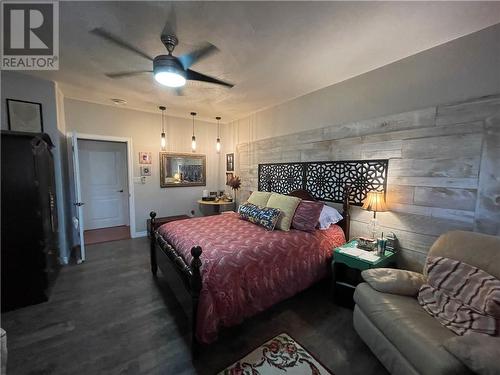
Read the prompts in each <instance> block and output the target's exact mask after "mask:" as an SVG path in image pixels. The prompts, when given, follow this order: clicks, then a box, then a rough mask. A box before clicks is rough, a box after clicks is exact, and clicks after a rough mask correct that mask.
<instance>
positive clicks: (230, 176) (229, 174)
mask: <svg viewBox="0 0 500 375" xmlns="http://www.w3.org/2000/svg"><path fill="white" fill-rule="evenodd" d="M233 177H234V175H233V173H232V172H226V185H229V181H231V179H232V178H233Z"/></svg>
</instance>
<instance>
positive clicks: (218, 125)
mask: <svg viewBox="0 0 500 375" xmlns="http://www.w3.org/2000/svg"><path fill="white" fill-rule="evenodd" d="M215 119H216V120H217V143H216V144H215V150H216V151H217V153H218V154H220V149H221V144H220V119H221V117H220V116H217V117H216V118H215Z"/></svg>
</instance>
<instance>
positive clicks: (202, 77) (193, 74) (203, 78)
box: [186, 69, 234, 88]
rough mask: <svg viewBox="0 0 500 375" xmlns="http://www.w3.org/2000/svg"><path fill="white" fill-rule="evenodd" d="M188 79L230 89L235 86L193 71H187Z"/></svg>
mask: <svg viewBox="0 0 500 375" xmlns="http://www.w3.org/2000/svg"><path fill="white" fill-rule="evenodd" d="M186 79H190V80H192V81H201V82H208V83H215V84H216V85H222V86H226V87H229V88H231V87H233V86H234V85H233V84H232V83H228V82H224V81H221V80H220V79H217V78H214V77H210V76H207V75H205V74H202V73H198V72H196V71H194V70H191V69H187V70H186Z"/></svg>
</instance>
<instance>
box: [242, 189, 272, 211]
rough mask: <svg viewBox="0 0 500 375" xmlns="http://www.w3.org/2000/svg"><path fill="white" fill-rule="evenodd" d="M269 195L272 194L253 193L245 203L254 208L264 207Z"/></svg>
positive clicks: (264, 192)
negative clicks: (252, 205)
mask: <svg viewBox="0 0 500 375" xmlns="http://www.w3.org/2000/svg"><path fill="white" fill-rule="evenodd" d="M271 194H272V193H269V192H267V191H254V192H252V194H250V197H248V200H247V202H249V203H252V204H255V205H256V206H262V207H265V206H266V204H267V201H268V200H269V197H270V196H271Z"/></svg>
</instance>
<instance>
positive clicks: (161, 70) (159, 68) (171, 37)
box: [90, 21, 234, 88]
mask: <svg viewBox="0 0 500 375" xmlns="http://www.w3.org/2000/svg"><path fill="white" fill-rule="evenodd" d="M171 23H175V21H174V22H170V23H169V22H167V24H166V25H165V27H164V28H163V32H162V34H161V36H160V39H161V41H162V43H163V45H164V46H165V47H166V48H167V51H168V55H158V56H156V57H154V58H152V57H151V56H149V55H148V54H147V53H145V52H143V51H141V50H140V49H138V48H136V47H134V46H133V45H131V44H130V43H128V42H127V41H126V40H123V39H121V38H120V37H118V36H116V35H113V34H112V33H110V32H109V31H106V30H104V29H103V28H100V27H99V28H95V29H93V30H91V31H90V33H92V34H94V35H97V36H99V37H101V38H103V39H106V40H107V41H109V42H111V43H113V44H115V45H116V46H118V47H121V48H123V49H125V50H127V51H129V52H133V53H135V54H136V55H139V56H141V57H143V58H145V59H147V60H149V61H151V62H153V70H138V71H128V72H117V73H107V74H106V76H107V77H109V78H124V77H130V76H135V75H138V74H144V73H153V76H154V78H155V80H156V81H157V82H159V83H160V84H162V85H165V86H168V87H173V88H179V87H182V86H184V85H185V84H186V80H191V81H201V82H208V83H212V84H216V85H222V86H225V87H233V86H234V85H233V84H231V83H228V82H225V81H222V80H220V79H217V78H215V77H210V76H208V75H205V74H203V73H199V72H197V71H195V70H192V69H190V67H191V66H192V65H193V64H195V63H197V62H199V61H200V60H202V59H204V58H207V57H208V56H210V55H212V54H214V53H216V52H218V51H219V49H218V48H217V47H216V46H214V45H213V44H211V43H208V42H205V43H204V44H203V45H202V46H201V47H199V48H198V49H196V50H194V51H192V52H190V53H186V54H184V55H181V56H174V55H173V54H172V53H173V52H174V49H175V47H176V46H177V44H178V43H179V40H178V39H177V37H176V35H175V31H174V30H173V29H172V27H171V26H172V25H171Z"/></svg>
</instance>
